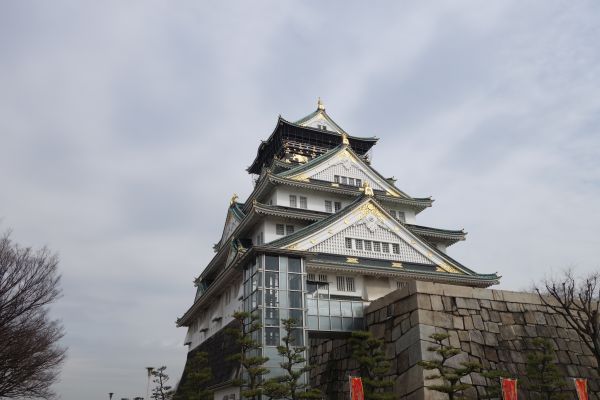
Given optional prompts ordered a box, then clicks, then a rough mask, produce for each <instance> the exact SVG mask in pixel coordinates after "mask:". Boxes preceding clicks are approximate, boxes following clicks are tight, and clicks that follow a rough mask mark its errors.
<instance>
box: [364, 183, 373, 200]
mask: <svg viewBox="0 0 600 400" xmlns="http://www.w3.org/2000/svg"><path fill="white" fill-rule="evenodd" d="M363 188H365V195H366V196H370V197H373V196H375V193H374V192H373V188H372V187H371V184H370V183H369V181H367V180H366V181H365V182H364V183H363Z"/></svg>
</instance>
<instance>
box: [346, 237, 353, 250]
mask: <svg viewBox="0 0 600 400" xmlns="http://www.w3.org/2000/svg"><path fill="white" fill-rule="evenodd" d="M346 248H347V249H351V248H352V239H350V238H346Z"/></svg>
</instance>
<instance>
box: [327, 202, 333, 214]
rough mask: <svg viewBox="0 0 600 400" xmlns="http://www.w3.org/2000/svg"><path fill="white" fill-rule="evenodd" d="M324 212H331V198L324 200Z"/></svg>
mask: <svg viewBox="0 0 600 400" xmlns="http://www.w3.org/2000/svg"><path fill="white" fill-rule="evenodd" d="M325 212H328V213H330V212H333V207H332V205H331V200H325Z"/></svg>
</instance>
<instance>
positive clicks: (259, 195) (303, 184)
mask: <svg viewBox="0 0 600 400" xmlns="http://www.w3.org/2000/svg"><path fill="white" fill-rule="evenodd" d="M277 185H287V186H293V187H299V188H303V189H307V190H315V191H318V192H329V193H336V194H341V195H345V196H355V197H360V196H362V195H363V193H364V189H363V188H358V187H356V186H349V185H342V184H340V185H338V184H336V183H332V182H327V181H319V180H297V179H291V178H286V177H282V176H280V175H279V174H272V173H270V172H268V173H266V174H264V176H262V178H261V179H260V180H259V181H258V182H257V184H256V186H255V187H254V190H253V191H252V193H250V196H248V199H247V200H246V203H245V205H244V209H243V210H244V212H246V213H248V211H249V210H250V208H251V207H252V203H253V202H254V201H258V202H260V201H263V200H264V199H265V197H266V195H267V194H268V193H269V191H270V190H271V189H273V188H274V187H275V186H277ZM373 191H374V192H375V197H376V198H377V199H378V200H379V201H384V202H391V203H397V204H402V205H405V206H409V207H411V208H413V209H414V210H415V211H416V212H417V213H419V212H421V211H423V210H424V209H426V208H427V207H431V204H432V203H433V200H432V199H431V198H430V197H424V198H419V197H400V196H397V197H394V196H391V195H389V194H387V193H385V192H383V191H379V190H376V189H374V190H373Z"/></svg>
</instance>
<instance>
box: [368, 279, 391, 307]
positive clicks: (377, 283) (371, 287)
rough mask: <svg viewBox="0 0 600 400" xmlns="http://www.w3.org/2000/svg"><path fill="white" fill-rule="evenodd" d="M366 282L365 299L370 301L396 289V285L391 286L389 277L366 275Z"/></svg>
mask: <svg viewBox="0 0 600 400" xmlns="http://www.w3.org/2000/svg"><path fill="white" fill-rule="evenodd" d="M364 282H365V283H364V287H365V295H364V299H365V300H368V301H373V300H376V299H378V298H380V297H383V296H385V295H386V294H388V293H390V292H392V291H393V290H395V289H396V288H395V287H394V288H392V287H391V285H390V279H389V278H376V277H372V276H366V277H365V278H364ZM394 285H395V282H394Z"/></svg>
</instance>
